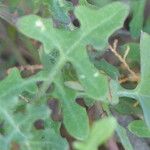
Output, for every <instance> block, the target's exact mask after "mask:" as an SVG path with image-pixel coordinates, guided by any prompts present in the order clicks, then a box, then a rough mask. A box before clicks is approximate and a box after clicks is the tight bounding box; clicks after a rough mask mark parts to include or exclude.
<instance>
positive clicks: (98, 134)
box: [74, 118, 116, 150]
mask: <svg viewBox="0 0 150 150" xmlns="http://www.w3.org/2000/svg"><path fill="white" fill-rule="evenodd" d="M110 124H111V126H110ZM115 128H116V121H115V120H114V118H107V119H106V118H105V119H103V120H100V121H97V122H95V123H94V124H93V125H92V128H91V131H90V133H89V135H88V137H87V139H86V140H85V141H83V142H76V143H75V144H74V147H75V148H76V149H77V150H91V149H93V150H97V148H98V146H99V145H100V144H102V143H103V142H104V141H105V140H106V139H108V138H109V137H110V136H111V135H112V132H113V131H114V129H115Z"/></svg>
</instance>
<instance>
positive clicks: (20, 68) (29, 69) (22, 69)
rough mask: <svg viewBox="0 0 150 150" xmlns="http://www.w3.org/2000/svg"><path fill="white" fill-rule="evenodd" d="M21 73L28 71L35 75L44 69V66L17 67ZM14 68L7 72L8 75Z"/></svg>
mask: <svg viewBox="0 0 150 150" xmlns="http://www.w3.org/2000/svg"><path fill="white" fill-rule="evenodd" d="M17 68H18V69H19V70H20V71H24V70H27V71H31V72H32V73H34V72H35V71H36V70H40V69H42V68H43V65H39V64H38V65H25V66H19V67H17ZM12 69H13V68H9V69H8V70H7V71H6V72H7V74H9V73H10V71H11V70H12Z"/></svg>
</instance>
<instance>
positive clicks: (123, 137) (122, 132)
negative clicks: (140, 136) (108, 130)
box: [116, 124, 133, 150]
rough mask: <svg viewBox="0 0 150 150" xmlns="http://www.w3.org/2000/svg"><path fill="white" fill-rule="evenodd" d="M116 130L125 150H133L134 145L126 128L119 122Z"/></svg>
mask: <svg viewBox="0 0 150 150" xmlns="http://www.w3.org/2000/svg"><path fill="white" fill-rule="evenodd" d="M116 132H117V134H118V136H119V138H120V140H121V143H122V145H123V147H124V149H125V150H133V147H132V145H131V143H130V140H129V138H128V135H127V133H126V129H125V128H124V127H122V126H120V125H119V124H118V126H117V129H116Z"/></svg>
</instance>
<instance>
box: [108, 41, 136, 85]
mask: <svg viewBox="0 0 150 150" xmlns="http://www.w3.org/2000/svg"><path fill="white" fill-rule="evenodd" d="M117 46H118V40H115V41H114V43H113V46H111V45H109V49H110V50H111V51H112V52H113V54H114V55H115V56H116V57H117V58H118V59H119V61H120V62H121V63H122V64H123V65H124V67H125V68H126V69H127V70H128V72H129V73H130V74H131V76H130V77H128V78H124V79H123V80H121V83H123V82H126V81H139V76H138V75H137V74H136V73H135V72H134V71H133V70H131V69H130V67H129V65H128V64H127V62H126V57H127V55H128V53H129V50H130V48H129V47H127V49H126V51H125V54H124V56H123V57H122V56H121V55H120V54H119V53H118V52H117Z"/></svg>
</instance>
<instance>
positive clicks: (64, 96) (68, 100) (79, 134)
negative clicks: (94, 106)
mask: <svg viewBox="0 0 150 150" xmlns="http://www.w3.org/2000/svg"><path fill="white" fill-rule="evenodd" d="M59 78H60V77H57V82H55V84H56V87H55V88H56V90H55V92H54V96H55V97H56V98H58V99H59V100H60V102H61V104H62V112H63V123H64V125H65V127H66V129H67V131H68V132H69V134H70V135H72V136H73V137H75V138H77V139H79V140H83V139H85V138H86V137H87V135H88V132H89V122H88V116H87V113H86V110H85V108H83V107H81V106H80V105H78V104H77V103H76V101H75V98H76V95H75V92H74V91H72V90H71V89H69V88H66V87H64V86H63V84H62V81H61V80H60V79H59Z"/></svg>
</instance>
